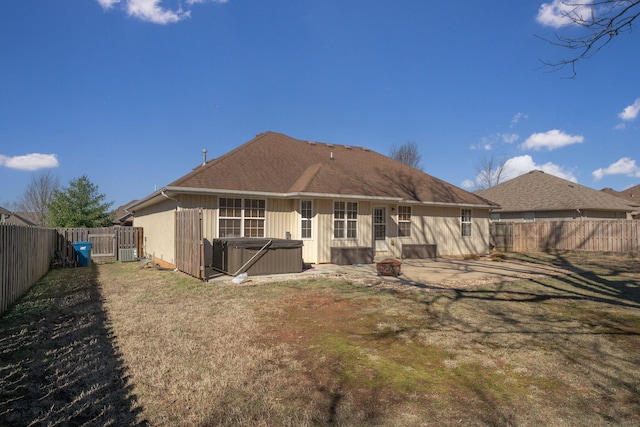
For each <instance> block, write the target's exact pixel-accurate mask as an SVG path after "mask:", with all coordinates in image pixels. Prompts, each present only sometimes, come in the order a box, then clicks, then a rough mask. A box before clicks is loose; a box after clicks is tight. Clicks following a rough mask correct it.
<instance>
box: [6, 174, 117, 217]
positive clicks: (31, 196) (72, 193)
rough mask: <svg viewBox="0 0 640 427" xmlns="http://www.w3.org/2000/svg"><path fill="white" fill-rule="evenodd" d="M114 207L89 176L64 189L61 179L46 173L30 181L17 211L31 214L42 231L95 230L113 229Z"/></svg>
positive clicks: (78, 179) (17, 206)
mask: <svg viewBox="0 0 640 427" xmlns="http://www.w3.org/2000/svg"><path fill="white" fill-rule="evenodd" d="M112 205H113V202H107V201H106V196H105V195H104V194H102V193H100V192H99V190H98V186H97V185H95V184H93V183H92V182H91V181H90V180H89V178H88V177H87V176H86V175H82V176H81V177H79V178H75V179H72V180H71V181H69V184H68V185H67V186H65V187H61V186H60V182H59V180H58V178H57V177H55V176H54V175H53V174H52V173H51V172H49V171H47V172H43V173H40V174H35V175H33V176H32V177H31V181H30V182H29V184H28V185H27V188H26V190H25V191H24V193H23V195H22V198H21V199H20V201H18V203H17V204H16V210H17V211H21V212H28V213H29V214H30V216H31V217H32V219H33V222H34V223H35V224H36V225H37V226H40V227H52V228H58V227H87V228H92V227H108V226H110V225H112V223H113V219H114V215H115V212H114V211H112V210H111V206H112Z"/></svg>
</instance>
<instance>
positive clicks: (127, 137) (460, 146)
mask: <svg viewBox="0 0 640 427" xmlns="http://www.w3.org/2000/svg"><path fill="white" fill-rule="evenodd" d="M562 12H563V9H562V8H561V6H560V5H559V4H558V1H557V0H547V1H540V0H536V1H534V0H522V1H517V2H515V1H513V0H495V1H491V2H478V1H471V0H468V1H466V0H465V1H455V2H454V1H441V2H431V1H425V0H403V1H401V2H398V1H391V0H366V1H365V0H350V1H344V0H322V1H321V0H289V1H285V0H270V1H265V0H182V1H178V0H162V1H160V0H64V1H63V0H58V1H52V0H29V1H25V0H5V1H4V2H3V7H2V11H1V12H0V206H11V204H12V203H15V202H17V201H18V200H19V199H20V198H21V197H22V194H23V193H24V191H25V189H26V187H27V186H28V184H29V182H30V181H31V180H32V179H33V177H34V176H35V175H37V174H40V173H46V172H50V173H51V174H52V175H53V176H55V177H57V178H58V179H59V181H60V184H61V185H62V186H63V187H64V186H67V185H68V183H69V182H70V181H71V180H73V179H76V178H79V177H80V176H82V175H86V176H87V177H88V178H89V180H90V181H91V182H92V183H93V184H95V185H97V186H98V191H99V192H100V193H102V194H104V195H105V196H106V200H107V201H112V202H113V207H114V208H115V207H117V206H120V205H124V204H126V203H128V202H129V201H131V200H134V199H140V198H143V197H145V196H147V195H149V194H150V193H152V192H153V191H155V190H156V189H160V188H161V187H163V186H165V185H167V184H169V183H170V182H172V181H174V180H176V179H177V178H179V177H181V176H182V175H185V174H186V173H188V172H190V171H191V170H192V169H193V168H194V167H196V166H197V165H199V164H200V163H201V161H202V150H203V149H206V150H207V157H208V158H209V159H211V158H215V157H219V156H221V155H223V154H225V153H226V152H228V151H230V150H232V149H234V148H236V147H238V146H240V145H241V144H243V143H245V142H247V141H249V140H251V139H252V138H254V137H255V136H256V135H257V134H259V133H262V132H266V131H274V132H281V133H284V134H287V135H289V136H291V137H293V138H297V139H302V140H309V141H317V142H327V143H333V144H343V145H349V146H360V147H366V148H369V149H372V150H374V151H377V152H379V153H381V154H385V155H388V154H389V153H390V151H391V148H392V147H393V146H400V145H402V144H404V143H407V142H413V143H415V144H416V145H417V146H418V149H419V153H420V155H421V166H422V169H423V170H424V171H425V172H426V173H428V174H430V175H433V176H435V177H437V178H440V179H443V180H445V181H447V182H449V183H452V184H454V185H457V186H460V187H463V188H466V189H469V190H472V189H474V185H477V183H474V181H475V180H476V177H477V175H478V170H477V169H478V166H479V164H480V163H481V162H482V161H483V159H485V160H486V159H495V161H496V162H504V165H505V175H503V180H504V179H506V178H513V177H515V176H517V175H519V174H522V173H526V172H528V171H530V170H533V169H540V170H543V171H545V172H548V173H551V174H554V175H556V176H559V177H561V178H565V179H568V180H571V181H574V182H578V183H580V184H583V185H586V186H588V187H591V188H595V189H602V188H605V187H609V188H613V189H615V190H619V191H621V190H624V189H626V188H629V187H631V186H634V185H637V184H639V183H640V148H639V145H638V141H639V137H640V118H639V117H638V115H639V112H640V79H638V78H637V76H638V72H639V71H640V67H639V65H640V55H637V42H638V40H640V39H639V37H640V33H638V32H637V31H636V32H629V33H624V34H620V35H619V36H618V37H616V38H615V40H614V41H612V43H610V44H609V45H608V46H607V47H606V48H604V49H602V50H601V51H600V52H598V53H597V54H596V55H595V56H593V57H592V58H590V59H588V60H585V61H581V62H579V63H578V64H577V66H576V73H577V74H576V75H575V76H573V74H572V72H571V69H567V68H565V69H562V70H558V71H553V70H552V69H550V68H548V67H544V66H543V64H544V61H556V60H559V59H563V58H565V57H567V56H568V55H569V54H570V53H571V52H568V51H566V50H565V49H562V48H560V47H557V46H553V45H552V44H550V43H548V42H546V41H544V40H543V39H553V37H554V34H556V32H561V31H572V29H571V28H567V27H566V22H564V21H563V19H562ZM563 25H565V26H564V27H563ZM572 76H573V78H571V77H572Z"/></svg>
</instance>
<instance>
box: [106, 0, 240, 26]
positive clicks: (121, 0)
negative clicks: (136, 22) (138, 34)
mask: <svg viewBox="0 0 640 427" xmlns="http://www.w3.org/2000/svg"><path fill="white" fill-rule="evenodd" d="M97 1H98V3H99V4H100V5H101V6H102V7H103V9H105V10H109V9H112V8H113V7H114V6H115V5H116V4H123V6H124V9H125V10H126V11H127V14H128V15H129V16H133V17H135V18H138V19H140V20H142V21H146V22H152V23H154V24H172V23H174V22H179V21H182V20H183V19H186V18H189V17H190V16H191V10H183V9H182V6H178V7H177V8H174V9H171V8H169V7H165V5H164V4H163V0H97ZM227 2H228V0H186V3H187V4H188V5H194V4H199V3H222V4H224V3H227Z"/></svg>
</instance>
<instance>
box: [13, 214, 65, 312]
mask: <svg viewBox="0 0 640 427" xmlns="http://www.w3.org/2000/svg"><path fill="white" fill-rule="evenodd" d="M56 238H57V233H56V230H54V229H51V228H36V227H21V226H16V225H0V314H2V313H3V312H4V311H5V310H7V309H8V308H9V307H10V306H11V305H12V304H13V303H14V302H15V301H16V300H17V299H18V298H20V297H21V296H22V295H24V294H25V293H26V292H27V291H28V290H29V288H31V286H32V285H33V284H34V283H36V282H37V281H38V280H39V279H40V278H41V277H42V276H44V275H45V273H46V272H47V271H48V270H49V265H50V263H51V258H53V256H54V254H55V251H56Z"/></svg>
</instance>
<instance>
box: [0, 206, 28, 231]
mask: <svg viewBox="0 0 640 427" xmlns="http://www.w3.org/2000/svg"><path fill="white" fill-rule="evenodd" d="M0 224H12V225H23V226H29V227H33V226H35V225H36V224H35V223H34V222H33V221H31V220H30V219H28V218H26V215H24V214H19V213H16V212H11V211H8V210H7V209H5V208H2V207H0Z"/></svg>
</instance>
